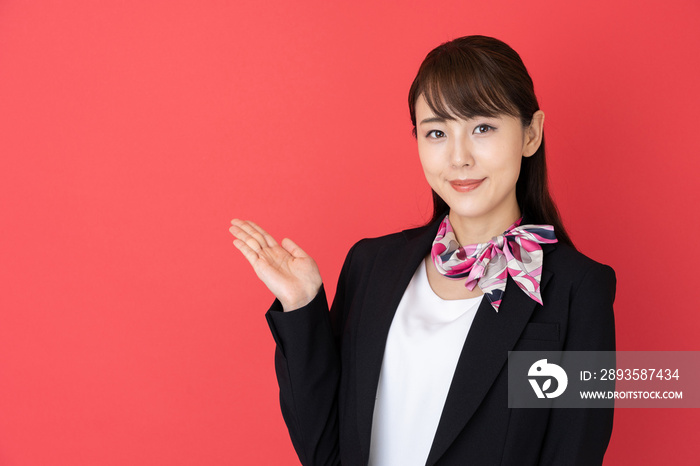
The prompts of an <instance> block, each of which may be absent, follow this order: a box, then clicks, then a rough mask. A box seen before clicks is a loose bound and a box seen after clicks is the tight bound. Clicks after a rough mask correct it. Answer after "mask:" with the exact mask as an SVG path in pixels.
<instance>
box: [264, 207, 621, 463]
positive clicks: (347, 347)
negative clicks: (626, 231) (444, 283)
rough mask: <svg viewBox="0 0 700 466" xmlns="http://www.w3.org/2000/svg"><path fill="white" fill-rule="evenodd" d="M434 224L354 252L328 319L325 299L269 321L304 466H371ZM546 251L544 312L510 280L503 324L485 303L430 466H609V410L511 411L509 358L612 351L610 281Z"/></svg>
mask: <svg viewBox="0 0 700 466" xmlns="http://www.w3.org/2000/svg"><path fill="white" fill-rule="evenodd" d="M439 223H440V220H437V221H435V222H433V223H431V224H430V225H427V226H424V227H420V228H414V229H410V230H404V231H403V232H400V233H395V234H391V235H387V236H383V237H380V238H372V239H363V240H361V241H359V242H358V243H356V244H355V245H354V246H353V247H352V248H351V249H350V252H349V253H348V255H347V258H346V259H345V263H344V264H343V268H342V271H341V273H340V278H339V280H338V287H337V291H336V295H335V298H334V300H333V305H332V306H331V309H330V313H329V312H328V303H327V300H326V295H325V291H324V289H323V287H321V290H320V291H319V293H318V295H317V296H316V297H315V298H314V300H313V301H312V302H311V303H309V304H308V305H306V306H304V307H302V308H300V309H297V310H295V311H293V312H286V313H283V312H281V311H282V307H281V304H280V303H279V301H277V300H276V301H275V302H274V303H273V305H272V307H271V308H270V310H269V311H268V313H267V314H266V318H267V320H268V323H269V325H270V329H271V331H272V334H273V336H274V338H275V341H276V343H277V350H276V352H275V368H276V373H277V379H278V383H279V387H280V402H281V407H282V414H283V417H284V420H285V422H286V424H287V427H288V429H289V434H290V437H291V439H292V443H293V445H294V448H295V449H296V451H297V454H298V455H299V459H300V460H301V463H302V464H304V465H335V464H340V463H342V464H343V465H346V466H355V465H358V466H359V465H363V466H364V465H367V463H368V460H369V448H370V438H371V427H372V415H373V411H374V400H375V396H376V392H377V385H378V381H379V372H380V370H381V365H382V358H383V354H384V347H385V344H386V339H387V335H388V332H389V327H390V325H391V321H392V319H393V316H394V313H395V312H396V309H397V307H398V304H399V302H400V301H401V298H402V296H403V293H404V290H405V289H406V287H407V286H408V284H409V282H410V280H411V277H412V276H413V274H414V272H415V270H416V268H417V267H418V265H419V264H420V261H421V260H423V258H424V257H425V256H426V255H427V254H428V252H429V251H430V247H431V245H432V242H433V239H434V238H435V235H436V232H437V228H438V225H439ZM527 223H528V222H527V219H524V220H523V224H527ZM543 251H544V260H543V273H542V280H541V291H542V300H543V302H544V305H542V306H540V305H538V304H537V303H535V302H534V301H533V300H532V299H530V298H529V297H528V296H527V295H525V293H524V292H523V291H522V290H520V288H518V286H517V285H516V284H515V282H513V281H512V279H511V278H510V277H508V282H507V285H506V291H505V294H504V296H503V300H502V302H501V306H500V308H499V311H498V313H496V312H495V311H494V309H493V308H492V307H491V305H490V303H489V301H488V300H487V299H484V300H482V302H481V305H480V307H479V309H478V311H477V313H476V317H475V318H474V322H473V323H472V326H471V329H470V330H469V333H468V336H467V339H466V342H465V344H464V347H463V349H462V353H461V355H460V358H459V361H458V363H457V368H456V371H455V374H454V378H453V380H452V384H451V386H450V389H449V392H448V395H447V400H446V402H445V407H444V409H443V412H442V416H441V418H440V422H439V425H438V428H437V432H436V434H435V438H434V440H433V444H432V447H431V450H430V454H429V456H428V461H427V465H430V466H432V465H460V466H461V465H488V466H491V465H518V466H523V465H599V464H601V463H602V460H603V455H604V453H605V450H606V448H607V445H608V442H609V440H610V435H611V433H612V424H613V410H612V408H611V409H601V408H596V409H571V408H570V409H564V408H558V409H510V408H508V407H507V405H508V393H507V391H508V390H507V388H508V387H507V357H508V351H516V350H520V351H535V350H551V351H558V350H571V351H613V350H614V349H615V328H614V318H613V308H612V305H613V300H614V297H615V284H616V281H615V272H614V271H613V269H612V268H610V267H608V266H606V265H602V264H599V263H597V262H595V261H593V260H591V259H589V258H587V257H586V256H584V255H583V254H581V253H579V252H577V251H576V250H574V249H573V248H571V247H569V246H567V245H565V244H551V245H549V244H547V245H543ZM392 466H393V465H392ZM397 466H399V465H397Z"/></svg>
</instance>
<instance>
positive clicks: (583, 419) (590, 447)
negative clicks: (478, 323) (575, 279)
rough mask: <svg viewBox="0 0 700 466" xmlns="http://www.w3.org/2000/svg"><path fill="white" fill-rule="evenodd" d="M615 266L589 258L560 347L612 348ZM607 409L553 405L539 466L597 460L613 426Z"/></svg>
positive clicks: (586, 463) (587, 465) (584, 465)
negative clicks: (591, 260)
mask: <svg viewBox="0 0 700 466" xmlns="http://www.w3.org/2000/svg"><path fill="white" fill-rule="evenodd" d="M615 287H616V278H615V271H614V270H613V269H612V268H611V267H608V266H607V265H602V264H598V263H595V265H594V266H593V267H591V268H590V269H589V270H588V272H587V273H586V274H585V275H584V277H583V279H582V280H581V282H580V285H579V286H578V288H577V289H576V290H574V291H573V294H572V298H571V299H572V301H571V305H570V313H569V323H568V326H567V333H566V340H565V343H564V350H565V351H615V320H614V315H613V301H614V300H615ZM613 412H614V411H613V408H553V409H551V411H550V416H549V422H548V424H547V432H546V434H545V439H544V443H543V449H542V454H541V456H540V464H541V465H582V466H591V465H600V464H602V463H603V456H604V455H605V450H606V449H607V447H608V443H609V441H610V436H611V434H612V427H613Z"/></svg>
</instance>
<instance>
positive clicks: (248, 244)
mask: <svg viewBox="0 0 700 466" xmlns="http://www.w3.org/2000/svg"><path fill="white" fill-rule="evenodd" d="M229 231H230V232H231V234H233V236H235V237H236V239H234V240H233V244H234V246H236V248H238V250H239V251H241V253H242V254H243V256H245V258H246V259H247V260H248V262H249V263H250V265H251V266H253V270H254V271H255V273H256V275H257V276H258V278H260V280H262V282H263V283H264V284H265V286H267V288H268V289H269V290H270V291H271V292H272V294H274V295H275V297H277V299H279V300H280V302H281V303H282V307H283V308H284V310H285V311H291V310H293V309H298V308H300V307H302V306H304V305H306V304H308V303H309V302H311V300H312V299H313V298H314V296H316V294H317V293H318V290H319V288H320V287H321V283H322V281H321V274H320V273H319V270H318V266H317V265H316V262H315V261H314V260H313V259H312V258H311V256H309V255H308V254H306V253H305V252H304V251H303V250H302V249H301V248H300V247H299V246H297V245H296V244H295V243H294V241H292V240H291V239H289V238H284V239H283V240H282V244H278V243H277V241H275V239H274V238H273V237H272V236H271V235H270V234H269V233H267V232H266V231H265V230H263V229H262V228H260V227H259V226H258V225H256V224H255V223H254V222H251V221H244V220H239V219H233V220H231V228H229Z"/></svg>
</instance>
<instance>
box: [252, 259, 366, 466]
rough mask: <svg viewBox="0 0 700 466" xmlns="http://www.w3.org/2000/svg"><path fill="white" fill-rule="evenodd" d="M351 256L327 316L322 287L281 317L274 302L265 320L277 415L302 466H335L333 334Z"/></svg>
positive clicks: (337, 359)
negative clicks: (272, 361)
mask: <svg viewBox="0 0 700 466" xmlns="http://www.w3.org/2000/svg"><path fill="white" fill-rule="evenodd" d="M353 250H354V246H353V248H352V249H351V250H350V252H349V253H348V255H347V258H346V259H345V263H344V264H343V268H342V270H341V272H340V278H339V279H338V287H337V290H336V294H335V298H334V300H333V306H332V308H331V312H330V313H329V309H328V301H327V298H326V293H325V290H324V288H323V286H322V287H321V289H320V290H319V292H318V294H317V295H316V296H315V297H314V299H313V300H312V301H311V302H310V303H308V304H307V305H305V306H303V307H301V308H299V309H296V310H294V311H291V312H282V306H281V304H280V302H279V301H278V300H275V302H274V303H273V305H272V307H271V308H270V310H269V311H268V312H267V314H266V318H267V321H268V324H269V326H270V330H271V331H272V334H273V337H274V339H275V342H276V343H277V348H276V350H275V372H276V373H277V382H278V384H279V387H280V405H281V408H282V415H283V417H284V421H285V423H286V424H287V428H288V429H289V436H290V437H291V439H292V444H293V445H294V449H295V450H296V452H297V455H298V456H299V459H300V461H301V463H302V464H303V465H336V464H340V452H339V432H338V385H339V383H340V356H339V353H338V345H337V344H336V339H335V337H334V334H335V335H336V336H339V330H338V329H339V328H340V320H341V318H340V316H341V315H342V314H343V307H344V302H345V293H346V288H347V281H348V269H349V268H350V262H351V257H352V252H353ZM331 316H332V317H331ZM331 320H333V325H331ZM332 327H333V328H332Z"/></svg>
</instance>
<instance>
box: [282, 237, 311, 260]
mask: <svg viewBox="0 0 700 466" xmlns="http://www.w3.org/2000/svg"><path fill="white" fill-rule="evenodd" d="M282 247H283V248H284V249H286V250H287V251H288V252H289V254H291V255H292V256H294V257H308V256H309V255H308V254H306V253H305V252H304V250H303V249H301V248H300V247H299V246H298V245H297V244H296V243H295V242H294V241H292V240H291V239H289V238H284V239H283V240H282Z"/></svg>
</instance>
